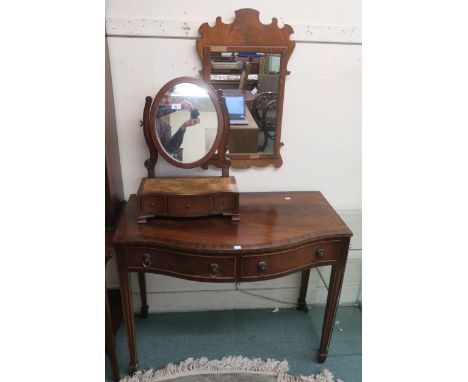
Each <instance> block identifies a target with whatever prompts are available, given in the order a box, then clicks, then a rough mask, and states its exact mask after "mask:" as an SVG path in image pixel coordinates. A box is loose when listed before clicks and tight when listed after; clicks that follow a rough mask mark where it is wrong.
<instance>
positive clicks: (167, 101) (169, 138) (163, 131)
mask: <svg viewBox="0 0 468 382" xmlns="http://www.w3.org/2000/svg"><path fill="white" fill-rule="evenodd" d="M178 110H187V111H189V112H190V118H189V119H187V120H186V121H184V122H183V123H182V125H181V126H180V127H179V129H178V130H177V131H176V132H175V134H172V131H171V130H172V127H171V125H170V124H169V123H166V122H164V121H163V120H162V117H163V116H165V115H168V114H171V113H174V112H176V111H178ZM199 115H200V113H199V112H198V110H197V109H195V108H193V107H192V104H191V103H190V102H189V101H186V100H184V101H182V102H181V103H180V104H172V103H171V90H170V91H168V92H166V93H165V94H164V95H163V97H162V99H161V102H160V103H159V107H158V111H157V113H156V133H157V135H158V137H159V141H160V142H161V145H162V146H163V147H164V149H165V150H166V151H167V152H168V153H169V154H170V155H172V156H175V157H176V159H177V155H176V153H177V150H178V149H179V148H180V146H181V144H182V142H183V140H184V134H185V131H186V128H187V127H190V126H194V125H197V124H199V123H200V119H199V118H198V116H199Z"/></svg>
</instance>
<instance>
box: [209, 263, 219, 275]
mask: <svg viewBox="0 0 468 382" xmlns="http://www.w3.org/2000/svg"><path fill="white" fill-rule="evenodd" d="M218 272H219V265H218V264H215V263H213V264H210V275H211V276H216V275H217V274H218Z"/></svg>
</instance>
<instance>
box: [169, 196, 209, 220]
mask: <svg viewBox="0 0 468 382" xmlns="http://www.w3.org/2000/svg"><path fill="white" fill-rule="evenodd" d="M167 211H168V213H169V215H172V216H201V215H207V214H210V212H211V198H210V197H209V196H187V197H184V196H174V197H169V198H168V199H167Z"/></svg>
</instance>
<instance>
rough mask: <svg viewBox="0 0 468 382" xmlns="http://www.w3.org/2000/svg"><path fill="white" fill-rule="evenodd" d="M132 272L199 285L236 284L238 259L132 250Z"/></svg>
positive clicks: (129, 251)
mask: <svg viewBox="0 0 468 382" xmlns="http://www.w3.org/2000/svg"><path fill="white" fill-rule="evenodd" d="M126 259H127V265H128V268H129V269H130V270H136V269H139V270H147V271H149V272H155V273H162V274H167V275H170V276H176V277H182V278H186V279H189V280H198V281H214V280H217V281H234V277H235V269H236V258H235V256H200V255H185V254H179V253H174V252H170V251H164V250H154V249H150V248H128V249H127V250H126Z"/></svg>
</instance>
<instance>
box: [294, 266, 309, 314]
mask: <svg viewBox="0 0 468 382" xmlns="http://www.w3.org/2000/svg"><path fill="white" fill-rule="evenodd" d="M309 276H310V269H306V270H305V271H302V278H301V290H300V292H299V298H298V299H297V305H296V310H302V311H304V312H308V311H309V307H308V306H307V304H306V300H305V298H306V294H307V286H308V285H309Z"/></svg>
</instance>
